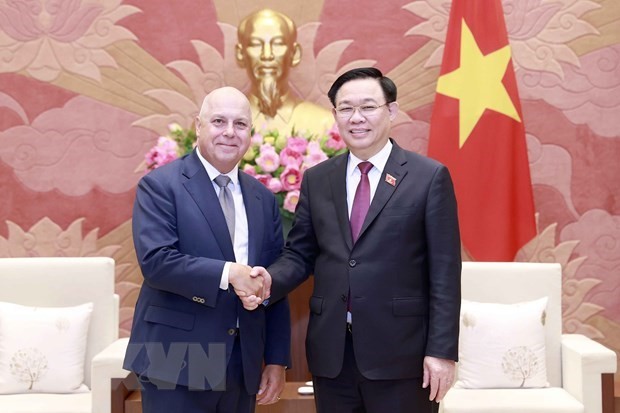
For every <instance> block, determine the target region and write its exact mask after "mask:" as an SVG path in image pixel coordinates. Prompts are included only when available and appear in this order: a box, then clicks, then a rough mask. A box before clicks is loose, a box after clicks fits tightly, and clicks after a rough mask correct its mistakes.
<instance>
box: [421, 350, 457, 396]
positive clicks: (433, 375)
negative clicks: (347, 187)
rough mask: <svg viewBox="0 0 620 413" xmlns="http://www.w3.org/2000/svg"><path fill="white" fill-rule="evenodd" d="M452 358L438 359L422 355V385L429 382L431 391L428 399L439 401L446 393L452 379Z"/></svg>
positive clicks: (426, 385)
mask: <svg viewBox="0 0 620 413" xmlns="http://www.w3.org/2000/svg"><path fill="white" fill-rule="evenodd" d="M454 371H455V363H454V360H447V359H440V358H437V357H431V356H426V357H424V377H423V381H422V387H423V388H427V387H428V386H429V384H430V386H431V393H430V395H429V398H428V399H429V400H431V401H433V400H435V401H436V402H437V403H439V402H440V401H441V400H442V399H443V397H444V396H445V395H446V393H447V392H448V390H450V387H451V386H452V382H453V381H454Z"/></svg>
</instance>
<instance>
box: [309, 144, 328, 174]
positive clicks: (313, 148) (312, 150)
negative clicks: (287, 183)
mask: <svg viewBox="0 0 620 413" xmlns="http://www.w3.org/2000/svg"><path fill="white" fill-rule="evenodd" d="M327 158H328V157H327V155H326V154H325V152H323V149H321V145H320V144H319V143H318V142H316V141H312V142H309V143H308V155H306V156H305V157H304V163H305V164H306V167H308V168H310V167H311V166H314V165H316V164H318V163H321V162H323V161H324V160H326V159H327Z"/></svg>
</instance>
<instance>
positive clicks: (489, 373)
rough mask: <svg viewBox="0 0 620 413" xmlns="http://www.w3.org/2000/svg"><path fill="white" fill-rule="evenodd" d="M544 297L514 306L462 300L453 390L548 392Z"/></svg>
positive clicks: (545, 299) (545, 304) (545, 303)
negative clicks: (499, 389)
mask: <svg viewBox="0 0 620 413" xmlns="http://www.w3.org/2000/svg"><path fill="white" fill-rule="evenodd" d="M546 307H547V297H544V298H540V299H538V300H534V301H528V302H523V303H517V304H496V303H479V302H475V301H468V300H463V301H462V306H461V325H460V337H459V364H458V380H457V382H456V383H455V386H454V387H456V388H470V389H471V388H474V389H481V388H519V387H523V388H531V387H548V386H549V383H548V381H547V367H546V356H545V317H546Z"/></svg>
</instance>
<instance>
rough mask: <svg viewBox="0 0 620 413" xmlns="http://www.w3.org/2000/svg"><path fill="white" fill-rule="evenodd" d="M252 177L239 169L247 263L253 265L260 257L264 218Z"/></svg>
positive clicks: (261, 204) (258, 194) (259, 197)
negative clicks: (246, 230) (246, 236)
mask: <svg viewBox="0 0 620 413" xmlns="http://www.w3.org/2000/svg"><path fill="white" fill-rule="evenodd" d="M252 180H254V178H252V177H250V176H248V175H246V174H245V173H244V172H242V171H239V184H240V185H241V192H243V203H244V204H245V213H246V215H247V217H248V265H255V264H256V263H258V259H259V258H260V257H259V255H260V250H261V247H262V246H261V245H259V243H260V240H262V239H263V230H264V228H265V225H264V222H263V221H264V219H265V211H263V203H262V202H261V196H260V193H259V192H258V191H256V190H255V189H254V184H255V182H252Z"/></svg>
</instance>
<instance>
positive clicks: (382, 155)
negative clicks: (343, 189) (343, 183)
mask: <svg viewBox="0 0 620 413" xmlns="http://www.w3.org/2000/svg"><path fill="white" fill-rule="evenodd" d="M393 146H394V145H392V142H391V141H390V140H389V139H388V141H387V142H386V144H385V146H384V147H383V149H381V150H380V151H379V152H377V153H376V154H374V155H373V156H371V157H370V158H369V159H368V162H370V163H372V166H373V167H375V168H377V169H378V170H379V173H380V174H382V173H383V170H384V169H385V164H386V163H387V161H388V158H389V157H390V153H391V152H392V147H393ZM360 162H364V161H363V160H361V159H360V158H358V157H357V156H355V155H353V153H352V152H350V151H349V163H348V165H347V176H351V175H352V174H353V173H354V172H355V170H356V169H357V165H358V164H359V163H360Z"/></svg>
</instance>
